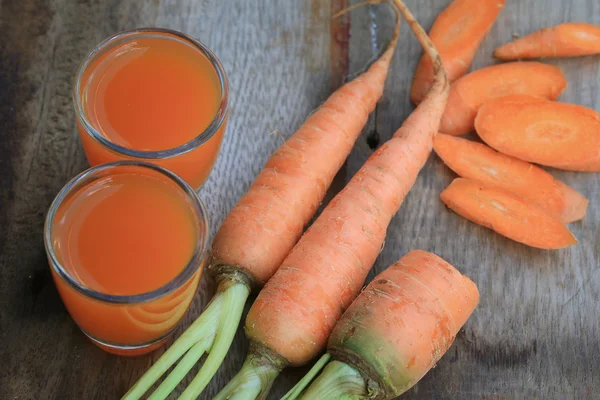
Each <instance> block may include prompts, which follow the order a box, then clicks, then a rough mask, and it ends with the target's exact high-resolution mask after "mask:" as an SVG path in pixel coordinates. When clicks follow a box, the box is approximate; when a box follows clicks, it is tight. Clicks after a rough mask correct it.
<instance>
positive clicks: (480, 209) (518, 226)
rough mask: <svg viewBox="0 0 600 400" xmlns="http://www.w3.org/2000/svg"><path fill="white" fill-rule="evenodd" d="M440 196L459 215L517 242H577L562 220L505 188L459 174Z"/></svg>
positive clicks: (545, 244) (554, 244)
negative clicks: (488, 184)
mask: <svg viewBox="0 0 600 400" xmlns="http://www.w3.org/2000/svg"><path fill="white" fill-rule="evenodd" d="M440 197H441V199H442V201H443V202H444V204H446V205H447V206H448V207H449V208H450V209H451V210H453V211H454V212H456V213H457V214H459V215H460V216H462V217H464V218H466V219H468V220H469V221H472V222H475V223H476V224H478V225H482V226H484V227H486V228H489V229H492V230H493V231H495V232H497V233H499V234H500V235H502V236H505V237H507V238H509V239H512V240H514V241H516V242H520V243H523V244H526V245H528V246H531V247H537V248H540V249H561V248H564V247H568V246H572V245H574V244H576V243H577V239H575V237H574V236H573V234H572V233H571V232H570V231H569V230H568V229H567V228H566V227H565V225H564V224H563V223H562V222H561V221H559V220H558V219H557V218H555V217H554V216H552V215H551V214H548V213H547V212H546V211H544V210H543V209H541V208H539V207H538V206H536V205H534V204H531V203H529V202H527V201H525V200H523V199H522V198H520V197H519V196H517V195H515V194H513V193H511V192H509V191H507V190H505V189H502V188H499V187H496V186H486V185H484V184H483V183H480V182H476V181H473V180H470V179H464V178H457V179H455V180H454V181H453V182H452V183H451V184H450V186H448V187H447V188H446V189H445V190H444V191H443V192H442V193H441V195H440Z"/></svg>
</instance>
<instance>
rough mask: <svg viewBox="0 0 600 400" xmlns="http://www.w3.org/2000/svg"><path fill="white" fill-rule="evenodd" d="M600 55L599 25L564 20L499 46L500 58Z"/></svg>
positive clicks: (496, 52)
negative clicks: (562, 22) (564, 21)
mask: <svg viewBox="0 0 600 400" xmlns="http://www.w3.org/2000/svg"><path fill="white" fill-rule="evenodd" d="M591 54H600V26H596V25H592V24H583V23H565V24H560V25H556V26H552V27H549V28H544V29H541V30H539V31H536V32H533V33H530V34H529V35H526V36H523V37H522V38H519V39H516V40H514V41H512V42H510V43H507V44H505V45H503V46H500V47H498V48H497V49H496V51H494V57H496V58H499V59H500V60H517V59H519V58H541V57H576V56H587V55H591Z"/></svg>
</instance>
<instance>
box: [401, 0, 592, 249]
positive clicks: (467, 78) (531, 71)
mask: <svg viewBox="0 0 600 400" xmlns="http://www.w3.org/2000/svg"><path fill="white" fill-rule="evenodd" d="M504 3H505V0H455V1H453V2H452V3H451V4H450V5H449V6H448V8H446V10H444V11H443V12H442V13H441V14H440V15H439V16H438V18H437V19H436V21H435V22H434V24H433V26H432V28H431V32H430V36H431V38H432V41H433V42H434V44H435V45H436V47H437V48H438V51H439V53H440V55H441V57H442V61H443V64H444V67H445V68H446V70H447V71H448V77H449V79H450V80H451V81H452V85H451V87H450V94H449V96H448V104H447V106H446V110H445V111H444V114H443V116H442V120H441V122H440V133H439V134H438V135H437V136H436V139H435V141H434V149H435V151H436V153H437V154H438V156H439V157H440V158H441V159H442V160H443V161H444V163H445V164H446V165H447V166H448V167H450V169H452V170H453V171H454V172H456V173H457V174H458V175H459V176H460V179H457V180H456V181H454V182H453V183H452V184H451V185H450V186H449V187H448V188H447V189H446V190H444V191H443V192H442V194H441V199H442V201H443V202H444V203H445V204H446V205H447V206H448V207H449V208H450V209H452V210H453V211H455V212H456V213H457V214H459V215H461V216H463V217H465V218H467V219H469V220H470V221H473V222H475V223H477V224H480V225H482V226H485V227H488V228H490V229H492V230H494V231H496V232H497V233H499V234H501V235H503V236H506V237H508V238H510V239H512V240H515V241H517V242H521V243H524V244H526V245H528V246H532V247H537V248H542V249H560V248H564V247H567V246H571V245H574V244H576V243H577V240H576V239H575V237H574V236H573V235H572V234H571V232H570V231H569V230H568V229H567V228H566V226H565V224H566V223H570V222H574V221H578V220H580V219H582V218H583V217H584V216H585V213H586V208H587V205H588V200H587V199H586V198H585V197H584V196H583V195H582V194H580V193H579V192H577V191H576V190H575V189H573V188H571V187H570V186H568V185H567V184H565V183H563V182H561V181H559V180H557V179H554V178H553V177H552V175H550V173H549V172H547V171H546V170H544V169H542V168H540V167H538V166H536V165H535V164H538V165H542V166H546V167H552V168H557V169H563V170H569V171H584V172H598V171H600V114H598V113H597V112H596V111H594V110H592V109H589V108H586V107H583V106H580V105H573V104H565V103H559V102H556V99H557V98H558V97H559V96H560V94H561V93H562V91H563V90H564V89H565V88H566V87H567V80H566V78H565V76H564V75H563V73H562V71H561V70H560V68H558V67H556V66H553V65H549V64H544V63H542V62H538V61H514V60H520V59H539V58H544V57H575V56H584V55H592V54H600V27H598V26H594V25H590V24H582V23H565V24H560V25H557V26H554V27H550V28H545V29H542V30H540V31H537V32H534V33H531V34H529V35H526V36H524V37H522V38H519V39H516V40H514V41H513V42H511V43H508V44H505V45H503V46H500V47H499V48H498V49H497V50H496V51H495V52H494V56H495V57H496V58H497V59H499V60H503V61H509V62H506V63H501V64H496V65H493V66H490V67H486V68H482V69H479V70H476V71H473V72H471V73H468V74H467V71H468V69H469V67H470V64H471V61H472V60H473V57H474V55H475V52H476V50H477V47H478V45H479V43H480V42H481V41H482V40H483V38H484V36H485V35H486V34H487V32H488V31H489V30H490V28H491V26H492V24H493V23H494V21H495V20H496V18H497V17H498V16H499V15H500V11H501V9H502V8H503V6H504ZM459 17H460V18H459ZM430 75H431V67H430V66H428V64H427V62H426V61H424V60H422V61H421V62H420V63H419V65H418V67H417V71H416V72H415V76H414V79H413V84H412V89H411V99H412V100H413V102H415V103H418V102H419V101H420V99H421V96H420V93H422V92H423V91H424V90H426V89H427V87H428V85H429V78H428V77H429V76H430ZM473 131H475V132H477V135H478V136H479V138H480V139H481V140H482V141H483V142H484V143H479V142H476V141H471V140H467V139H462V138H458V137H456V136H460V135H465V134H468V133H470V132H473Z"/></svg>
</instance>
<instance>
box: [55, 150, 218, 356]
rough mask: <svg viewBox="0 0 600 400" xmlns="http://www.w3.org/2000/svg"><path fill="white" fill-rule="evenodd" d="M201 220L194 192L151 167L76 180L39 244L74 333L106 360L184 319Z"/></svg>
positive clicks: (150, 344) (101, 171)
mask: <svg viewBox="0 0 600 400" xmlns="http://www.w3.org/2000/svg"><path fill="white" fill-rule="evenodd" d="M207 241H208V221H207V215H206V211H205V209H204V205H203V204H202V202H201V200H200V199H199V198H198V196H197V195H196V193H195V192H194V190H193V189H192V188H191V187H190V186H189V185H188V184H187V183H186V182H185V181H183V180H182V179H181V178H179V177H178V176H177V175H175V174H173V173H172V172H170V171H168V170H166V169H164V168H162V167H159V166H157V165H154V164H149V163H143V162H138V161H118V162H113V163H109V164H104V165H100V166H97V167H93V168H91V169H88V170H87V171H84V172H82V173H81V174H80V175H78V176H77V177H75V178H74V179H73V180H71V181H70V182H69V183H67V185H66V186H65V187H64V188H63V189H62V190H61V191H60V193H59V194H58V195H57V197H56V198H55V199H54V202H53V203H52V205H51V206H50V210H49V212H48V216H47V218H46V224H45V227H44V244H45V247H46V252H47V255H48V259H49V263H50V269H51V272H52V275H53V278H54V282H55V284H56V287H57V288H58V292H59V294H60V296H61V298H62V300H63V303H64V304H65V306H66V307H67V309H68V311H69V313H70V314H71V316H72V317H73V319H74V320H75V322H76V323H77V325H79V327H80V328H81V330H82V331H83V332H84V333H85V334H86V335H87V336H88V337H89V338H90V339H91V340H92V342H94V343H95V344H97V345H98V346H100V347H101V348H103V349H104V350H107V351H109V352H112V353H116V354H124V355H137V354H143V353H146V352H149V351H152V350H154V349H155V348H157V347H159V346H160V345H161V344H163V343H164V342H165V340H166V339H167V338H168V336H169V335H170V334H171V333H172V332H173V330H174V329H175V327H176V326H177V324H178V323H179V321H180V320H181V319H182V317H183V316H184V314H185V313H186V311H187V309H188V307H189V305H190V303H191V301H192V299H193V297H194V295H195V294H196V291H197V288H198V283H199V281H200V277H201V275H202V271H203V269H204V263H205V259H206V252H207Z"/></svg>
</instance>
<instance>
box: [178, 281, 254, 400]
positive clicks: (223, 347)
mask: <svg viewBox="0 0 600 400" xmlns="http://www.w3.org/2000/svg"><path fill="white" fill-rule="evenodd" d="M249 295H250V288H249V287H248V286H247V285H245V284H242V283H236V284H233V285H231V286H229V287H228V288H227V289H226V290H225V291H224V292H223V293H222V297H223V303H222V306H221V310H222V312H221V314H220V316H219V320H218V323H219V325H218V329H217V335H216V337H215V341H214V343H213V345H212V347H211V349H210V351H209V354H208V357H207V358H206V360H205V361H204V365H203V366H202V368H200V371H198V374H197V375H196V376H195V377H194V379H193V380H192V382H191V383H190V384H189V386H188V387H187V388H186V389H185V391H184V392H183V393H182V394H181V396H180V397H179V398H180V399H182V400H185V399H190V400H191V399H196V398H197V397H198V396H199V395H200V393H201V392H202V390H204V388H205V387H206V385H207V384H208V383H209V382H210V380H211V379H212V377H213V376H214V375H215V373H216V372H217V370H218V369H219V367H220V366H221V363H222V362H223V360H224V359H225V356H226V355H227V351H229V347H231V343H232V342H233V337H234V336H235V332H236V331H237V328H238V326H239V325H240V320H241V319H242V312H243V311H244V305H245V304H246V300H247V299H248V296H249ZM184 376H185V375H184ZM181 379H183V376H182V377H181Z"/></svg>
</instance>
